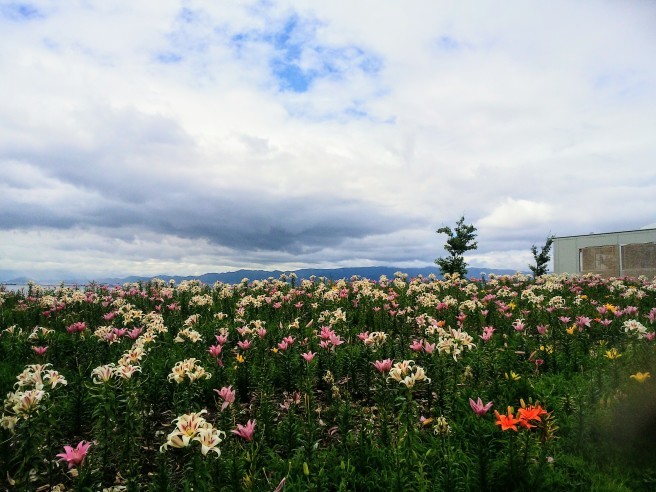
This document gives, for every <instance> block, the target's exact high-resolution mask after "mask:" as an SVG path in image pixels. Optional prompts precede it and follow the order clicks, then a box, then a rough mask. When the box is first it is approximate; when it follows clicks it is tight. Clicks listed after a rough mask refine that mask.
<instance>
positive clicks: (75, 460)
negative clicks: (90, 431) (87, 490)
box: [57, 441, 91, 469]
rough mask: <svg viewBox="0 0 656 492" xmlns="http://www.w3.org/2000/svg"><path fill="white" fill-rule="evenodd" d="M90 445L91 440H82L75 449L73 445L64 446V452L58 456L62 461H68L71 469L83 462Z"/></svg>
mask: <svg viewBox="0 0 656 492" xmlns="http://www.w3.org/2000/svg"><path fill="white" fill-rule="evenodd" d="M90 447H91V443H90V442H86V441H80V442H79V443H78V444H77V446H76V447H75V449H73V448H72V447H71V446H64V452H63V453H59V454H58V455H57V457H58V458H61V461H66V462H67V463H68V468H69V469H70V468H73V467H74V466H79V465H81V464H82V462H83V461H84V458H85V457H86V455H87V452H88V451H89V448H90Z"/></svg>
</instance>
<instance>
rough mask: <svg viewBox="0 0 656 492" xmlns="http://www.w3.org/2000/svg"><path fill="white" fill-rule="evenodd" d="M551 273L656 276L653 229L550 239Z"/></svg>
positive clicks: (655, 236)
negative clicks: (552, 265) (552, 255)
mask: <svg viewBox="0 0 656 492" xmlns="http://www.w3.org/2000/svg"><path fill="white" fill-rule="evenodd" d="M553 248H554V250H553V253H554V273H598V274H601V275H603V276H604V277H638V276H640V275H645V276H646V277H648V278H653V277H655V276H656V229H639V230H636V231H624V232H608V233H602V234H588V235H585V236H565V237H556V238H554V246H553Z"/></svg>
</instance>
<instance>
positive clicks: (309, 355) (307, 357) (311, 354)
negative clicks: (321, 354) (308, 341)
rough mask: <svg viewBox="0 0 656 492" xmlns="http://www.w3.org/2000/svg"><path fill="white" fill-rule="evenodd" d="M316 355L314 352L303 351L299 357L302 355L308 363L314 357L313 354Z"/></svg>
mask: <svg viewBox="0 0 656 492" xmlns="http://www.w3.org/2000/svg"><path fill="white" fill-rule="evenodd" d="M315 355H317V354H316V352H305V353H304V354H301V357H303V358H304V359H305V360H306V361H307V362H308V363H310V362H312V359H314V356H315Z"/></svg>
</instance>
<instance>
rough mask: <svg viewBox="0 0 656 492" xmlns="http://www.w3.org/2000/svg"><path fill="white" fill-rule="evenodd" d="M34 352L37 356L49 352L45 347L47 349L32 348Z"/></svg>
mask: <svg viewBox="0 0 656 492" xmlns="http://www.w3.org/2000/svg"><path fill="white" fill-rule="evenodd" d="M32 350H34V353H35V354H36V355H43V354H45V353H46V351H47V350H48V347H47V346H45V347H32Z"/></svg>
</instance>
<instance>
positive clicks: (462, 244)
mask: <svg viewBox="0 0 656 492" xmlns="http://www.w3.org/2000/svg"><path fill="white" fill-rule="evenodd" d="M437 233H438V234H446V235H447V236H448V239H447V240H446V244H445V245H444V249H445V250H446V251H447V252H448V253H449V256H447V257H446V258H438V259H436V260H435V263H436V264H437V265H438V266H439V267H440V271H441V272H442V274H443V275H444V274H447V273H449V274H454V273H457V274H459V275H460V276H461V277H464V276H465V275H467V263H466V262H465V258H464V257H463V254H465V253H466V252H467V251H472V250H475V249H476V248H477V247H478V244H477V243H476V241H474V239H475V238H476V228H475V227H474V226H473V225H471V224H469V225H467V224H465V217H464V216H463V217H460V220H459V221H458V222H456V227H455V229H453V230H452V229H451V228H450V227H448V226H443V227H440V228H439V229H438V230H437Z"/></svg>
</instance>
